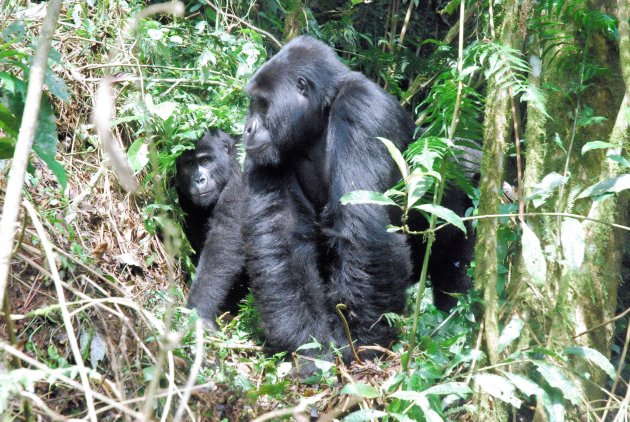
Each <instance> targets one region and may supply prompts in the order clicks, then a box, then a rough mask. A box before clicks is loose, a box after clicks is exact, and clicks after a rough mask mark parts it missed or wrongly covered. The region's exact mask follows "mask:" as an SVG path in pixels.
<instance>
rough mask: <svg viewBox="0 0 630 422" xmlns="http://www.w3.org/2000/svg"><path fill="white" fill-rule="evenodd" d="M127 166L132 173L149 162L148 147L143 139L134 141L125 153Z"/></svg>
mask: <svg viewBox="0 0 630 422" xmlns="http://www.w3.org/2000/svg"><path fill="white" fill-rule="evenodd" d="M127 157H128V159H129V165H130V166H131V169H132V170H133V171H134V172H138V171H140V170H142V169H143V168H144V166H146V165H147V163H148V162H149V146H148V145H147V144H146V142H144V139H142V138H139V139H136V140H135V141H134V143H133V144H131V146H130V147H129V150H128V151H127Z"/></svg>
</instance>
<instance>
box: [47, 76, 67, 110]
mask: <svg viewBox="0 0 630 422" xmlns="http://www.w3.org/2000/svg"><path fill="white" fill-rule="evenodd" d="M44 83H45V84H46V86H47V87H48V90H49V91H50V93H51V94H52V95H54V96H55V97H57V98H59V99H60V100H61V101H63V102H64V103H67V102H68V101H69V100H70V90H69V89H68V85H66V82H65V81H64V80H63V79H61V78H60V77H59V76H58V75H57V74H56V73H55V72H53V71H52V70H51V69H50V68H47V69H46V73H45V74H44Z"/></svg>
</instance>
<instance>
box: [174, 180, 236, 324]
mask: <svg viewBox="0 0 630 422" xmlns="http://www.w3.org/2000/svg"><path fill="white" fill-rule="evenodd" d="M242 190H243V189H242V183H240V176H239V177H238V178H236V179H234V180H233V181H231V182H229V183H228V184H227V186H226V187H225V189H224V190H223V192H222V193H221V197H220V198H219V201H218V202H217V206H216V207H215V210H216V212H215V214H214V215H213V217H212V222H211V228H210V230H209V231H208V234H207V238H206V241H205V243H204V246H203V249H202V252H201V258H200V260H199V265H198V266H197V278H196V280H195V282H194V283H193V285H192V287H191V288H190V292H189V294H188V302H187V304H186V306H187V307H188V308H196V309H197V311H198V312H199V315H200V316H201V317H202V318H203V319H204V320H205V321H206V322H207V323H208V324H210V325H211V326H212V327H214V319H215V318H216V316H217V314H218V313H219V312H224V311H236V310H237V305H238V301H239V300H240V299H241V298H242V297H244V296H245V293H246V287H245V285H246V280H245V275H244V274H245V272H244V268H245V256H244V254H243V235H242V233H241V220H242V218H243V217H242V213H243V209H242V206H243V201H242V195H243V192H242Z"/></svg>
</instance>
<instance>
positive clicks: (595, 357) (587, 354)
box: [564, 346, 617, 380]
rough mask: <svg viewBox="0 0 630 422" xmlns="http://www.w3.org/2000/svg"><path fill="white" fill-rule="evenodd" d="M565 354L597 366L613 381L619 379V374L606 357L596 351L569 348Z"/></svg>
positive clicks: (584, 348)
mask: <svg viewBox="0 0 630 422" xmlns="http://www.w3.org/2000/svg"><path fill="white" fill-rule="evenodd" d="M564 353H566V354H568V355H575V356H578V357H580V358H582V359H586V360H588V361H589V362H591V363H592V364H594V365H597V366H598V367H599V368H600V369H601V370H603V371H604V372H606V374H607V375H608V376H609V377H610V378H612V379H613V380H614V379H615V378H617V374H615V367H614V366H613V365H612V364H611V363H610V361H609V360H608V359H607V358H606V356H604V355H602V354H601V353H600V352H599V351H597V350H595V349H591V348H590V347H581V346H576V347H567V348H566V349H564Z"/></svg>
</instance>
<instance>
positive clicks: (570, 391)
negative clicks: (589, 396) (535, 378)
mask: <svg viewBox="0 0 630 422" xmlns="http://www.w3.org/2000/svg"><path fill="white" fill-rule="evenodd" d="M534 364H535V365H536V369H537V371H538V372H539V373H540V375H542V376H543V378H544V379H545V381H547V383H548V384H549V385H550V386H552V387H555V388H557V389H558V390H559V391H560V393H562V395H563V397H564V398H565V399H567V400H569V401H570V402H571V403H572V404H574V405H576V406H577V405H578V404H579V403H580V396H581V393H580V390H579V389H578V387H576V385H575V384H574V383H573V381H571V380H570V379H569V377H567V376H566V375H565V374H564V373H563V372H562V370H560V368H557V367H555V366H553V365H550V364H548V363H545V362H534Z"/></svg>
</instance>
